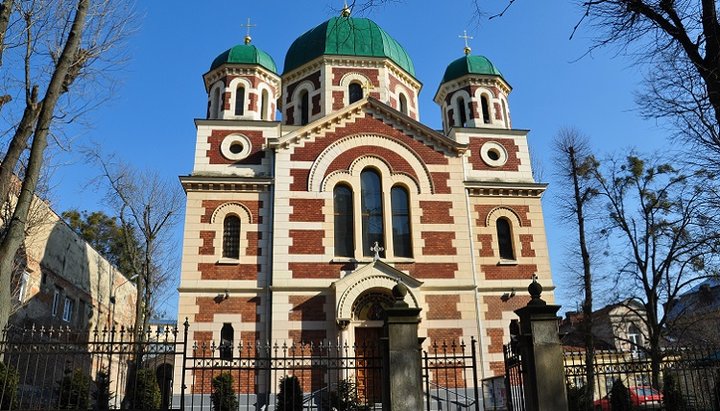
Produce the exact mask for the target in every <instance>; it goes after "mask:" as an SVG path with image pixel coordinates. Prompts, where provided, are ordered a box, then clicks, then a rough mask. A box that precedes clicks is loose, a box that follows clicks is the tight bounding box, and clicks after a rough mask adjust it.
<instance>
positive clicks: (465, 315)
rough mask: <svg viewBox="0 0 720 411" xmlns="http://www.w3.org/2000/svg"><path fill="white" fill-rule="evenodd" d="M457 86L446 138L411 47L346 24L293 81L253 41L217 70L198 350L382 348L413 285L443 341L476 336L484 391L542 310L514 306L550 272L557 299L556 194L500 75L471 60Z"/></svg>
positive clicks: (193, 273)
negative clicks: (515, 330)
mask: <svg viewBox="0 0 720 411" xmlns="http://www.w3.org/2000/svg"><path fill="white" fill-rule="evenodd" d="M278 29H280V28H278ZM284 35H292V33H284ZM458 54H460V53H458ZM423 58H432V56H423ZM441 74H442V73H437V77H436V78H434V79H428V80H429V81H431V82H432V83H436V84H437V82H438V81H439V87H438V88H437V90H436V91H435V102H436V103H437V104H438V105H439V106H440V114H441V116H442V123H443V130H433V129H431V128H429V127H427V126H425V125H424V124H423V123H421V122H420V107H418V101H419V100H418V93H419V92H420V89H421V86H422V85H421V83H420V80H419V79H418V78H416V77H415V71H414V67H413V63H412V60H411V59H410V57H409V56H408V55H407V53H406V52H405V49H404V48H403V47H402V46H401V45H400V44H398V43H397V42H396V41H395V40H394V39H393V38H392V37H391V36H390V35H389V34H388V33H387V32H385V31H384V30H383V29H382V28H380V27H378V26H377V24H375V23H374V22H372V21H371V20H368V19H365V18H355V17H350V16H349V13H348V12H347V10H345V11H344V13H343V15H342V16H340V17H334V18H331V19H330V20H328V21H326V22H323V23H321V24H319V25H318V26H316V27H314V28H312V29H311V30H309V31H308V32H306V33H304V34H302V35H301V36H300V37H298V38H297V40H295V42H294V43H293V44H292V45H291V46H290V49H289V50H288V51H287V54H286V56H285V64H284V70H283V72H282V74H279V71H278V69H277V66H276V64H275V62H274V60H273V58H272V57H270V55H269V54H267V53H265V52H264V51H262V50H260V49H259V48H257V47H256V46H254V45H252V44H250V41H249V38H248V39H247V41H246V42H245V44H241V45H237V46H235V47H232V48H231V49H229V50H227V51H225V52H224V53H222V54H220V55H219V56H218V57H217V58H216V59H215V60H214V61H213V62H212V64H210V70H209V71H208V72H207V73H205V74H204V76H203V78H204V82H205V88H206V91H207V93H208V110H207V118H206V119H197V120H195V124H196V127H197V140H196V147H195V154H194V166H193V170H192V173H191V174H190V175H188V176H183V177H181V178H180V180H181V182H182V185H183V188H184V189H185V192H186V193H187V207H186V219H185V232H184V245H183V262H182V274H181V275H182V277H181V282H180V287H179V292H180V300H179V318H180V320H181V321H183V320H184V319H185V318H186V317H188V318H189V320H190V324H191V326H190V339H191V344H192V341H198V342H200V341H210V340H214V341H215V342H217V343H220V342H223V343H233V344H234V345H237V344H238V343H239V342H254V341H256V340H260V341H268V340H270V341H277V340H285V341H290V340H292V341H295V342H300V341H319V340H324V339H329V340H333V341H335V340H340V341H341V342H343V343H349V344H352V343H354V342H362V341H363V340H373V339H377V338H379V333H380V327H381V326H382V321H381V315H382V310H383V307H385V306H386V305H387V304H390V303H391V302H392V297H391V293H390V290H391V288H392V287H393V286H394V285H395V284H396V283H397V282H398V281H402V282H403V283H404V284H405V285H407V287H408V288H409V293H408V294H407V297H406V302H407V303H408V304H410V305H411V306H414V307H420V308H422V312H421V315H422V322H421V324H420V333H421V335H422V336H423V337H428V340H429V341H428V343H434V342H437V343H442V342H443V341H448V342H452V341H459V339H461V338H464V339H465V341H469V339H470V337H471V336H476V337H477V338H478V341H479V343H480V347H479V349H478V357H479V358H478V359H479V364H480V376H479V377H480V378H483V377H487V376H492V375H499V374H502V373H503V372H504V367H503V354H502V345H503V343H504V342H507V341H508V339H509V337H508V332H507V328H508V324H509V322H510V320H511V319H512V318H515V314H514V313H513V310H514V309H517V308H519V307H520V306H523V305H525V304H526V303H527V301H528V300H529V297H525V296H519V295H518V296H514V295H515V294H514V291H515V290H521V289H525V288H526V287H527V285H528V283H529V282H530V281H531V277H532V275H533V274H537V276H538V277H539V281H540V282H541V283H542V285H543V287H544V288H545V290H548V291H547V292H546V293H545V294H544V295H543V297H544V298H545V299H547V300H549V301H550V302H552V300H553V296H552V290H553V289H554V287H553V284H552V279H551V275H550V266H549V262H548V250H547V245H546V238H545V227H544V222H543V215H542V208H541V196H542V194H543V192H544V191H545V188H546V185H545V184H541V183H538V182H536V181H534V179H533V174H532V169H531V162H530V153H529V149H528V142H527V133H528V131H527V130H520V129H514V128H512V126H511V110H510V105H509V100H508V95H509V93H510V91H511V87H510V85H509V84H508V82H507V81H506V79H505V78H504V77H503V75H502V74H501V73H500V71H498V69H497V68H496V67H495V66H494V65H493V63H491V62H490V60H488V59H487V58H485V57H482V56H478V55H472V54H470V50H469V49H467V50H466V55H462V56H460V57H459V58H458V59H457V60H455V61H453V62H451V63H450V64H449V65H448V67H447V70H446V71H445V73H444V76H442V77H441ZM278 111H279V112H281V113H282V119H281V120H277V119H276V113H277V112H278ZM510 295H512V296H513V297H512V298H509V297H508V296H510ZM176 381H179V378H176Z"/></svg>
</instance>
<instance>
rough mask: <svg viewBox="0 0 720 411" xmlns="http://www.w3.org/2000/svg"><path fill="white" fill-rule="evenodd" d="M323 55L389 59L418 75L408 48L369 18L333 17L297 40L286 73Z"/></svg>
mask: <svg viewBox="0 0 720 411" xmlns="http://www.w3.org/2000/svg"><path fill="white" fill-rule="evenodd" d="M322 55H336V56H360V57H381V58H389V59H390V60H392V61H393V62H395V64H397V65H398V66H400V67H401V68H402V69H403V70H405V71H407V72H408V73H410V75H412V76H415V67H414V66H413V63H412V60H410V57H409V56H408V54H407V52H406V51H405V49H404V48H403V47H402V46H401V45H400V44H399V43H398V42H397V41H395V39H393V38H392V37H390V36H389V35H388V34H387V33H386V32H385V31H384V30H383V29H381V28H380V26H378V25H377V24H376V23H375V22H373V21H372V20H369V19H366V18H355V17H333V18H331V19H330V20H328V21H326V22H324V23H322V24H320V25H319V26H317V27H315V28H314V29H311V30H309V31H307V32H306V33H305V34H303V35H302V36H300V37H298V38H297V40H295V41H294V42H293V44H292V45H291V46H290V49H289V50H288V52H287V54H286V55H285V68H284V70H285V73H287V72H289V71H292V70H294V69H296V68H298V67H300V66H302V65H303V64H305V63H307V62H309V61H312V60H314V59H316V58H318V57H320V56H322Z"/></svg>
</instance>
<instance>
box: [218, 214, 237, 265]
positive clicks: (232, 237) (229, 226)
mask: <svg viewBox="0 0 720 411" xmlns="http://www.w3.org/2000/svg"><path fill="white" fill-rule="evenodd" d="M222 256H223V257H225V258H234V259H238V258H240V218H239V217H238V216H236V215H229V216H227V217H225V221H223V251H222Z"/></svg>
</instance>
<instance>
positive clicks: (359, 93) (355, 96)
mask: <svg viewBox="0 0 720 411" xmlns="http://www.w3.org/2000/svg"><path fill="white" fill-rule="evenodd" d="M362 98H363V89H362V86H361V85H360V83H350V85H349V86H348V101H349V102H350V104H352V103H354V102H356V101H360V100H362Z"/></svg>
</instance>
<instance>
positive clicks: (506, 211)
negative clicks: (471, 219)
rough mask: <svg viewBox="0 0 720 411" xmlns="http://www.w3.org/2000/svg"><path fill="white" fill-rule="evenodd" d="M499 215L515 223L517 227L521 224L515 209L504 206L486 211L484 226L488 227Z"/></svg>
mask: <svg viewBox="0 0 720 411" xmlns="http://www.w3.org/2000/svg"><path fill="white" fill-rule="evenodd" d="M500 217H506V218H509V219H510V221H512V222H513V224H517V226H518V227H522V226H523V223H522V219H521V218H520V216H519V215H518V213H517V211H515V210H513V209H512V208H510V207H505V206H500V207H495V208H493V209H492V210H490V211H488V213H487V215H486V216H485V226H486V227H489V226H490V223H491V222H492V221H494V220H496V219H498V218H500Z"/></svg>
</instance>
